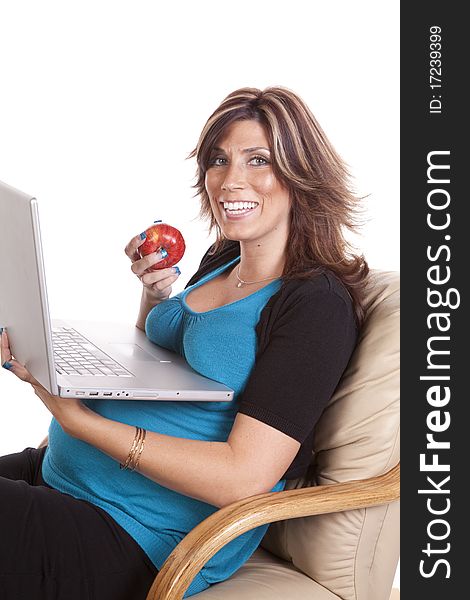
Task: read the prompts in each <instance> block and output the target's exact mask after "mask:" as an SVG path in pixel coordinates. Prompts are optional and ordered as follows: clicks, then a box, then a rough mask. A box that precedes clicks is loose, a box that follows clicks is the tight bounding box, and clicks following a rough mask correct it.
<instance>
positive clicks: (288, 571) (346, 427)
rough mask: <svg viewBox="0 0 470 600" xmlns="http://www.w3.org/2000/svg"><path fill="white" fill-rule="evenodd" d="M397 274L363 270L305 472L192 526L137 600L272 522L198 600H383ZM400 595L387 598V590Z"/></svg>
mask: <svg viewBox="0 0 470 600" xmlns="http://www.w3.org/2000/svg"><path fill="white" fill-rule="evenodd" d="M398 498H399V277H398V274H397V273H394V272H385V271H373V272H372V278H371V284H370V287H369V293H368V300H367V317H366V321H365V323H364V327H363V329H362V332H361V336H360V339H359V343H358V345H357V348H356V350H355V352H354V354H353V356H352V358H351V361H350V364H349V366H348V369H347V370H346V372H345V374H344V375H343V377H342V380H341V382H340V384H339V386H338V388H337V390H336V392H335V395H334V397H333V398H332V400H331V402H330V404H329V405H328V407H327V409H326V410H325V412H324V413H323V415H322V417H321V419H320V421H319V422H318V424H317V427H316V435H315V448H314V453H313V455H312V463H311V468H310V471H309V473H308V474H307V475H306V476H305V477H304V478H302V479H301V480H296V481H290V482H289V485H288V489H286V490H285V491H283V492H277V493H269V494H262V495H259V496H253V497H251V498H247V499H245V500H242V501H240V502H236V503H234V504H232V505H230V506H227V507H225V508H223V509H221V510H219V511H217V512H216V513H214V514H213V515H212V516H211V517H209V518H208V519H206V520H205V521H204V522H202V523H201V524H200V525H199V526H198V527H196V528H195V529H194V530H193V531H191V532H190V533H189V534H188V535H187V536H186V538H185V539H184V540H183V541H182V542H181V543H180V544H179V545H178V546H177V547H176V548H175V550H174V551H173V553H172V554H171V555H170V556H169V558H168V559H167V561H166V562H165V564H164V566H163V567H162V569H161V571H160V572H159V574H158V576H157V578H156V580H155V582H154V584H153V586H152V588H151V590H150V592H149V594H148V596H147V600H178V599H180V598H182V597H183V595H184V593H185V591H186V590H187V588H188V587H189V585H190V583H191V581H192V579H193V577H194V576H195V575H196V573H197V572H198V571H199V570H200V569H201V568H202V566H203V565H204V564H205V563H206V562H207V561H208V560H209V559H210V558H211V557H212V556H213V555H214V554H215V553H216V552H217V551H218V550H219V549H220V548H221V547H223V546H224V545H225V544H226V543H228V542H229V541H230V540H232V539H234V538H235V537H237V536H238V535H241V534H242V533H243V532H245V531H247V530H249V529H252V528H254V527H256V526H258V525H261V524H265V523H272V524H271V525H270V527H269V529H268V532H267V534H266V535H265V537H264V539H263V541H262V544H261V547H260V548H259V549H258V550H257V551H256V552H255V553H254V555H253V556H252V557H251V558H250V559H249V560H248V561H247V562H246V564H245V565H244V566H243V567H242V568H241V569H239V570H238V571H237V572H236V573H235V574H234V575H233V576H232V577H231V578H230V579H228V580H227V581H224V582H222V583H219V584H217V585H214V586H212V587H211V588H209V589H208V590H206V591H204V592H201V593H199V594H196V595H195V596H193V597H194V598H195V599H196V598H197V600H264V599H266V600H304V599H305V600H388V599H389V598H390V593H391V587H392V582H393V578H394V574H395V570H396V567H397V562H398V556H399V502H398ZM392 597H393V598H394V599H396V598H398V595H397V592H396V591H394V592H393V594H392Z"/></svg>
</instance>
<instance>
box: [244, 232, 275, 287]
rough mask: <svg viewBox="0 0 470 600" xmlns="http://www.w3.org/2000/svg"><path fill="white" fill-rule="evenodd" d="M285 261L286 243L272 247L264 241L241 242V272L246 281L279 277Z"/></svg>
mask: <svg viewBox="0 0 470 600" xmlns="http://www.w3.org/2000/svg"><path fill="white" fill-rule="evenodd" d="M284 263H285V244H284V245H283V246H281V247H277V248H276V247H272V246H271V245H269V244H263V243H262V242H261V243H259V242H244V241H241V242H240V264H239V274H240V277H241V278H242V279H244V280H245V281H258V280H260V279H264V278H265V277H279V276H280V275H281V274H282V271H283V269H284Z"/></svg>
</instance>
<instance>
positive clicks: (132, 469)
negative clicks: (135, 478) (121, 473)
mask: <svg viewBox="0 0 470 600" xmlns="http://www.w3.org/2000/svg"><path fill="white" fill-rule="evenodd" d="M146 434H147V431H146V430H145V429H142V439H141V440H140V447H139V451H138V452H137V450H136V454H137V458H136V459H135V462H134V465H133V466H132V467H131V466H129V468H130V469H131V471H135V470H136V469H137V466H138V464H139V460H140V456H141V454H142V452H143V450H144V443H145V436H146Z"/></svg>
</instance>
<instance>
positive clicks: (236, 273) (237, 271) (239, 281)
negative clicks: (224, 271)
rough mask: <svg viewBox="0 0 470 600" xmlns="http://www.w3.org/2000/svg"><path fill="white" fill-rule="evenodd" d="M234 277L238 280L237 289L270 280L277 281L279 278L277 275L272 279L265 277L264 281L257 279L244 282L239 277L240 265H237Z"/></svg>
mask: <svg viewBox="0 0 470 600" xmlns="http://www.w3.org/2000/svg"><path fill="white" fill-rule="evenodd" d="M235 275H236V276H237V279H238V283H237V287H242V285H250V284H252V283H262V282H263V281H269V280H270V279H277V278H278V277H279V275H275V276H274V277H265V278H264V279H258V281H245V280H244V279H242V278H241V277H240V265H238V267H237V270H236V271H235Z"/></svg>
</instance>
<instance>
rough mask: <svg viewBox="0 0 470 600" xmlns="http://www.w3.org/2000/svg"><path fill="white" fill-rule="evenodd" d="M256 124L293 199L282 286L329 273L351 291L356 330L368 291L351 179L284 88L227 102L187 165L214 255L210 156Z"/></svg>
mask: <svg viewBox="0 0 470 600" xmlns="http://www.w3.org/2000/svg"><path fill="white" fill-rule="evenodd" d="M242 120H255V121H258V122H259V123H260V124H261V125H262V126H263V127H264V128H265V131H266V134H267V136H268V140H269V146H270V151H271V159H272V168H273V172H274V175H275V176H276V177H277V179H278V180H279V181H280V182H282V183H283V185H284V186H285V187H286V188H287V190H288V191H289V194H290V198H291V211H290V232H289V238H288V242H287V249H286V253H287V254H286V260H285V265H284V271H283V273H282V278H283V280H288V279H306V278H311V277H313V276H315V274H319V273H321V272H322V271H324V270H325V269H329V270H330V271H332V272H333V273H335V274H336V276H337V277H338V278H339V279H340V280H341V282H342V283H343V285H344V286H345V287H346V289H347V290H348V292H349V294H350V296H351V298H352V301H353V305H354V309H355V313H356V317H357V320H358V323H359V324H361V323H362V320H363V317H364V306H363V297H364V288H365V285H366V282H367V275H368V272H369V268H368V265H367V262H366V260H365V258H364V256H362V255H361V256H359V255H357V254H355V253H354V249H353V247H352V246H351V245H350V243H349V242H348V241H347V240H346V239H345V236H344V234H345V232H346V230H350V231H356V230H357V228H358V226H359V220H358V215H359V213H360V208H361V207H360V202H359V201H360V200H361V198H359V197H357V196H356V195H355V194H354V192H353V191H352V189H351V186H350V174H349V172H348V169H347V167H346V165H345V163H344V162H343V160H342V159H341V158H340V157H339V156H338V154H337V153H336V151H335V150H334V148H333V146H332V145H331V143H330V142H329V141H328V139H327V137H326V135H325V134H324V132H323V130H322V128H321V127H320V125H319V124H318V122H317V121H316V119H315V117H314V116H313V114H312V113H311V111H310V110H309V108H308V107H307V106H306V104H305V103H304V102H303V100H302V99H301V98H299V96H297V95H296V94H295V93H294V92H292V91H291V90H289V89H287V88H284V87H268V88H266V89H264V90H259V89H257V88H250V87H245V88H241V89H239V90H236V91H234V92H232V93H231V94H229V95H228V96H227V97H226V98H225V99H224V100H223V101H222V103H221V104H220V106H219V107H218V108H217V109H216V110H215V111H214V112H213V113H212V115H211V116H210V117H209V119H208V121H207V123H206V124H205V126H204V128H203V130H202V132H201V135H200V137H199V141H198V144H197V146H196V148H195V149H194V150H193V151H192V152H191V153H190V155H189V157H188V158H194V157H195V158H196V160H197V172H196V183H195V185H194V186H193V187H194V188H195V189H196V190H197V192H196V195H198V196H199V197H200V201H201V209H200V217H201V218H202V219H204V220H207V221H209V232H212V231H213V230H214V229H215V230H216V233H217V239H216V242H215V244H214V246H213V248H212V252H213V253H215V252H216V251H217V250H218V249H220V248H221V246H222V245H223V243H224V235H223V233H222V231H221V229H220V227H219V225H218V223H217V221H216V219H215V217H214V215H213V213H212V209H211V205H210V201H209V196H208V194H207V191H206V187H205V176H206V171H207V169H208V167H209V159H210V153H211V150H212V148H213V147H214V146H215V145H217V143H218V141H219V140H220V139H221V138H222V137H223V135H224V132H225V130H226V129H227V127H228V126H229V125H231V124H232V123H233V122H235V121H242Z"/></svg>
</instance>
